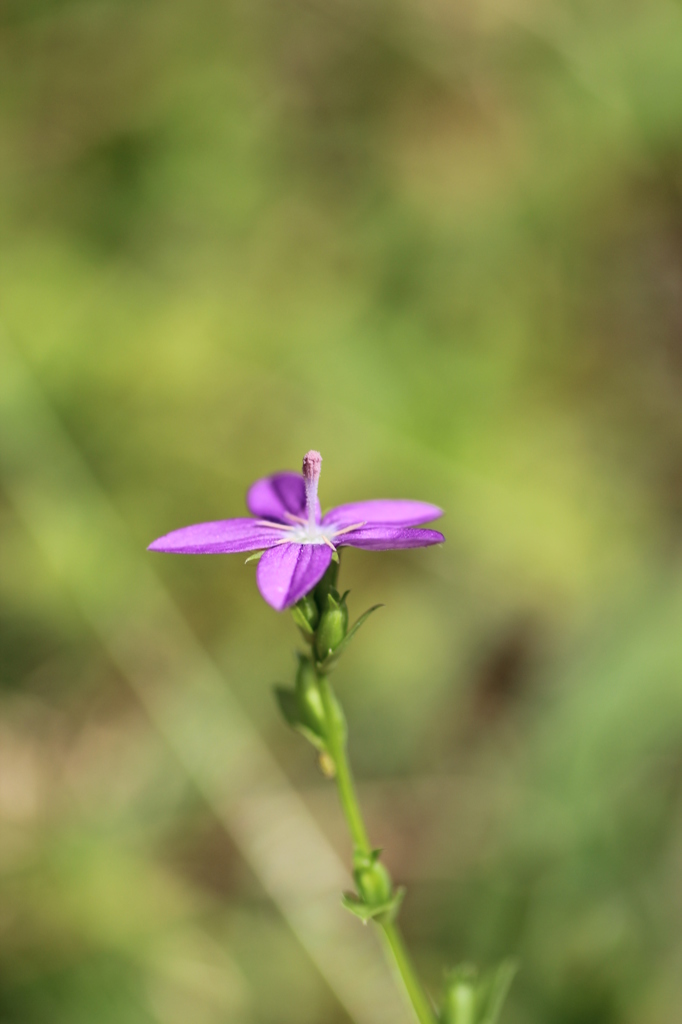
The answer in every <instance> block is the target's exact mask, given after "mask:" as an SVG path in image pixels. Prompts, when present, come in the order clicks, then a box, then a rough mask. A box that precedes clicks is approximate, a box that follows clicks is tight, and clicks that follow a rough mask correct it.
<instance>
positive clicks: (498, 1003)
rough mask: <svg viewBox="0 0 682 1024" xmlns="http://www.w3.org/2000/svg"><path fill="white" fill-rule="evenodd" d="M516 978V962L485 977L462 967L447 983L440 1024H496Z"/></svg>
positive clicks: (464, 966)
mask: <svg viewBox="0 0 682 1024" xmlns="http://www.w3.org/2000/svg"><path fill="white" fill-rule="evenodd" d="M515 974H516V964H515V963H514V961H513V960H503V961H502V963H501V964H499V966H498V967H497V968H495V969H494V970H493V971H486V972H483V973H482V974H481V973H479V972H478V971H477V969H476V968H475V967H474V966H473V964H460V965H459V967H456V968H455V969H454V971H451V972H450V973H449V975H448V977H447V979H446V986H445V994H444V998H443V1006H442V1009H441V1013H440V1016H439V1018H438V1021H439V1024H497V1022H498V1020H499V1017H500V1014H501V1012H502V1007H503V1006H504V1002H505V999H506V998H507V993H508V991H509V986H510V985H511V983H512V980H513V978H514V975H515Z"/></svg>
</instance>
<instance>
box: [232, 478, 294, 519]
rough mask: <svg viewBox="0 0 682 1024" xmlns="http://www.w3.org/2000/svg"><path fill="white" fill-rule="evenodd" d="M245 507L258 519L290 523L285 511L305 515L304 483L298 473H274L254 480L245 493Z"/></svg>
mask: <svg viewBox="0 0 682 1024" xmlns="http://www.w3.org/2000/svg"><path fill="white" fill-rule="evenodd" d="M246 507H247V508H248V510H249V512H252V513H253V515H254V516H258V517H259V518H260V519H274V520H276V521H277V522H280V523H290V522H291V519H290V518H289V516H287V512H289V513H290V514H291V515H294V516H305V483H304V482H303V477H302V476H301V474H300V473H275V474H274V476H266V477H264V478H263V479H262V480H256V482H255V484H252V485H251V487H250V488H249V492H248V494H247V495H246Z"/></svg>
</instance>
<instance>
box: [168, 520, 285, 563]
mask: <svg viewBox="0 0 682 1024" xmlns="http://www.w3.org/2000/svg"><path fill="white" fill-rule="evenodd" d="M281 539H282V530H277V529H274V528H273V527H270V526H259V525H258V523H256V521H255V520H254V519H220V520H218V521H217V522H214V523H197V524H196V525H195V526H184V527H183V528H182V529H181V530H173V532H172V533H167V534H166V535H165V536H164V537H159V539H158V540H155V541H153V542H152V543H151V544H150V545H149V548H148V550H149V551H168V552H173V553H174V554H177V555H224V554H234V553H236V552H239V551H258V549H259V548H269V547H272V545H273V544H276V543H277V542H278V541H280V540H281Z"/></svg>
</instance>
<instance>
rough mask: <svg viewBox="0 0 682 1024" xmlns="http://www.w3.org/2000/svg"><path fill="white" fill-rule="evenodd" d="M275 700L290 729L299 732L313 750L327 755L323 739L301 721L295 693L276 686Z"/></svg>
mask: <svg viewBox="0 0 682 1024" xmlns="http://www.w3.org/2000/svg"><path fill="white" fill-rule="evenodd" d="M275 698H276V700H277V703H278V704H279V709H280V711H281V712H282V715H283V716H284V718H285V720H286V722H287V724H288V725H290V726H291V728H292V729H295V730H296V732H300V734H301V736H305V738H306V739H307V741H308V743H311V744H312V745H313V746H314V747H315V750H318V751H319V752H320V753H321V754H327V753H328V750H327V744H326V742H325V740H324V739H323V737H322V736H320V735H318V733H316V732H314V731H313V729H311V728H310V726H308V725H306V724H305V722H303V721H301V711H300V708H299V706H298V699H297V697H296V692H295V691H294V690H291V689H289V687H287V686H276V687H275Z"/></svg>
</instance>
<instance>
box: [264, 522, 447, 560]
mask: <svg viewBox="0 0 682 1024" xmlns="http://www.w3.org/2000/svg"><path fill="white" fill-rule="evenodd" d="M444 540H445V537H444V536H443V534H442V533H439V532H438V530H418V529H410V528H409V527H405V526H362V527H360V529H359V530H351V531H350V532H349V533H343V534H342V535H341V536H340V537H336V538H335V539H334V544H336V545H337V546H341V545H349V546H350V547H353V548H365V549H366V550H367V551H391V550H393V549H396V548H425V547H428V546H429V544H442V543H443V541H444ZM263 558H265V555H263Z"/></svg>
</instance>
